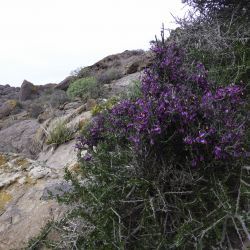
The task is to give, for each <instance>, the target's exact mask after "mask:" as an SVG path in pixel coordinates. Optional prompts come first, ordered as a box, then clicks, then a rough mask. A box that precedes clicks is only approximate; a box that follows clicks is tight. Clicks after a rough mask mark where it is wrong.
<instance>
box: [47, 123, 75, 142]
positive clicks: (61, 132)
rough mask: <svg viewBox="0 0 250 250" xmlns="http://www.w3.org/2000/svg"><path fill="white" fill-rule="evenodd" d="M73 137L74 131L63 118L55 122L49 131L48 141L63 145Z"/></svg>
mask: <svg viewBox="0 0 250 250" xmlns="http://www.w3.org/2000/svg"><path fill="white" fill-rule="evenodd" d="M72 138H73V131H72V130H71V129H70V128H69V127H68V126H67V124H66V123H65V122H64V121H63V120H59V121H57V122H55V124H54V125H53V126H52V128H51V129H50V130H49V131H48V136H47V140H46V143H47V144H54V145H56V146H58V145H61V144H63V143H65V142H67V141H69V140H71V139H72Z"/></svg>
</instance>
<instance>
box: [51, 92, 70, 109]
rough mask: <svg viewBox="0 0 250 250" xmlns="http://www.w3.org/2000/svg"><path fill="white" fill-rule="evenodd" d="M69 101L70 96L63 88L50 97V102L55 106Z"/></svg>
mask: <svg viewBox="0 0 250 250" xmlns="http://www.w3.org/2000/svg"><path fill="white" fill-rule="evenodd" d="M68 101H69V97H68V96H67V94H66V92H65V91H63V90H56V91H54V92H53V93H52V94H51V96H50V98H49V103H50V105H51V106H52V107H53V108H57V107H59V106H60V105H62V104H64V103H65V102H68Z"/></svg>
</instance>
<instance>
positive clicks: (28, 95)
mask: <svg viewBox="0 0 250 250" xmlns="http://www.w3.org/2000/svg"><path fill="white" fill-rule="evenodd" d="M35 94H36V86H35V85H34V84H33V83H31V82H28V81H26V80H24V81H23V83H22V86H21V89H20V93H19V100H20V101H26V100H29V99H32V97H33V96H34V95H35Z"/></svg>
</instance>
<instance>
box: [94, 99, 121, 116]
mask: <svg viewBox="0 0 250 250" xmlns="http://www.w3.org/2000/svg"><path fill="white" fill-rule="evenodd" d="M117 102H118V98H117V97H111V98H109V99H108V100H107V101H104V102H102V103H100V104H97V105H95V106H94V107H93V108H92V109H91V113H92V115H97V114H100V113H101V112H104V111H106V110H110V109H111V108H112V107H113V106H114V105H115V104H116V103H117Z"/></svg>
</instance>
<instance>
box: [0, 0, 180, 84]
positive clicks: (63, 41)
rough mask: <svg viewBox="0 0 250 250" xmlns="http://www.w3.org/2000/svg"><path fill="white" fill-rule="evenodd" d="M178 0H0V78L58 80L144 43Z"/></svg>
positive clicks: (39, 81) (171, 22)
mask: <svg viewBox="0 0 250 250" xmlns="http://www.w3.org/2000/svg"><path fill="white" fill-rule="evenodd" d="M184 11H185V9H183V5H182V3H181V0H154V1H153V0H0V84H10V85H12V86H20V85H21V83H22V81H23V80H24V79H27V80H29V81H31V82H33V83H34V84H45V83H51V82H56V83H57V82H60V81H61V80H62V79H63V78H64V77H66V76H67V75H69V74H70V72H71V71H72V70H74V69H76V68H78V67H84V66H88V65H91V64H93V63H95V62H96V61H98V60H100V59H102V58H103V57H105V56H107V55H110V54H114V53H118V52H122V51H124V50H126V49H144V50H146V49H148V48H149V41H150V40H153V39H154V36H155V35H159V33H160V28H161V25H162V23H164V24H165V27H170V28H173V27H175V24H174V20H173V18H172V16H171V14H170V13H172V14H173V15H175V16H176V15H177V16H182V15H183V13H184Z"/></svg>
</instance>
